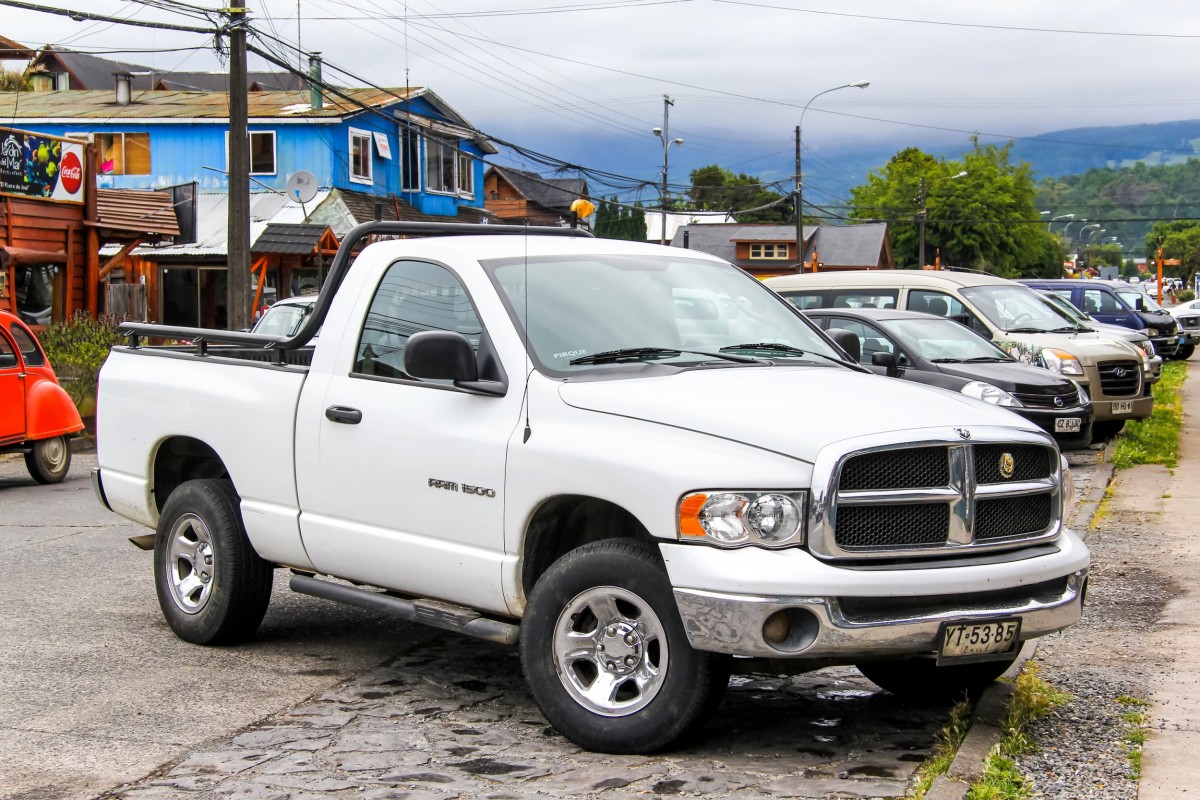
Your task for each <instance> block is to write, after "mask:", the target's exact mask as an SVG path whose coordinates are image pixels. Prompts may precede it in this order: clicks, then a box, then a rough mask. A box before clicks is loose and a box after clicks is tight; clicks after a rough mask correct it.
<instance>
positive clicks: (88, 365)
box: [41, 311, 122, 414]
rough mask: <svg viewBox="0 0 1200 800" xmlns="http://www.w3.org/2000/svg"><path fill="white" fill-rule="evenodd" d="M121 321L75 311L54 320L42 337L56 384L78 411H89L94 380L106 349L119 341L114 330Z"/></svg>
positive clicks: (94, 386) (106, 353)
mask: <svg viewBox="0 0 1200 800" xmlns="http://www.w3.org/2000/svg"><path fill="white" fill-rule="evenodd" d="M120 324H121V320H120V319H118V318H117V317H105V316H102V317H100V318H99V319H92V318H91V317H89V316H88V315H87V312H85V311H77V312H76V313H75V316H74V317H72V318H71V320H70V321H69V322H55V323H53V324H52V325H50V327H48V328H47V329H46V332H45V333H44V334H42V336H41V342H42V347H43V348H45V350H46V355H47V357H49V359H50V365H51V366H52V367H54V372H55V374H56V375H58V381H59V383H61V384H62V387H63V389H65V390H66V392H67V394H69V395H70V396H71V399H72V400H74V401H75V407H76V408H78V409H79V411H80V413H81V414H86V413H87V412H88V411H90V409H89V408H87V406H88V405H89V404H90V403H91V402H92V400H93V399H94V398H95V395H96V381H97V380H98V379H99V377H100V367H102V366H103V365H104V359H106V358H108V351H109V350H110V349H111V348H112V346H113V345H115V344H120V343H121V341H122V337H121V334H120V333H118V331H117V326H118V325H120Z"/></svg>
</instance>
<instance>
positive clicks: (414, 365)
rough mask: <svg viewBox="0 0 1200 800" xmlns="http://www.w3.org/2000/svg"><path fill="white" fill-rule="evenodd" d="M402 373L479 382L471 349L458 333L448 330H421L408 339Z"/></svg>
mask: <svg viewBox="0 0 1200 800" xmlns="http://www.w3.org/2000/svg"><path fill="white" fill-rule="evenodd" d="M404 371H405V372H407V373H408V374H409V375H411V376H413V377H414V378H424V379H426V380H450V381H476V380H479V367H478V365H477V364H476V363H475V350H474V348H472V347H471V343H470V342H468V341H467V339H466V337H465V336H463V335H462V334H461V333H453V332H451V331H421V332H420V333H414V334H413V335H412V336H410V337H408V345H407V346H406V347H405V348H404Z"/></svg>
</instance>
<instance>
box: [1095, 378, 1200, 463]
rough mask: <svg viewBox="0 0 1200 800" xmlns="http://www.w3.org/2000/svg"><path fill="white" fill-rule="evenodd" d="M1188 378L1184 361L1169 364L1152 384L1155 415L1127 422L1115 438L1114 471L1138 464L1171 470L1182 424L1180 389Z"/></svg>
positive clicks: (1177, 452)
mask: <svg viewBox="0 0 1200 800" xmlns="http://www.w3.org/2000/svg"><path fill="white" fill-rule="evenodd" d="M1185 378H1187V362H1186V361H1168V362H1167V363H1166V364H1164V365H1163V374H1162V380H1160V381H1159V382H1158V383H1156V384H1154V387H1153V391H1154V411H1153V412H1151V414H1150V416H1149V417H1148V418H1146V419H1142V420H1130V421H1129V422H1126V423H1125V428H1124V430H1123V431H1122V432H1121V435H1120V437H1118V438H1117V445H1116V448H1115V449H1114V450H1113V456H1112V463H1113V466H1114V467H1115V468H1116V469H1126V468H1128V467H1133V466H1136V465H1138V464H1162V465H1164V466H1166V467H1169V468H1172V469H1174V467H1175V464H1176V462H1177V461H1178V460H1179V429H1180V426H1181V425H1182V424H1183V396H1182V394H1181V392H1180V387H1182V386H1183V381H1184V379H1185Z"/></svg>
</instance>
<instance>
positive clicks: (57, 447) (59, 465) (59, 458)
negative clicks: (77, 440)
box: [25, 436, 71, 483]
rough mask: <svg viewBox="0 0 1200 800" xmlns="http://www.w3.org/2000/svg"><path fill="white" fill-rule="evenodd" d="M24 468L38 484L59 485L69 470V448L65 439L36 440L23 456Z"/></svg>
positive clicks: (57, 437)
mask: <svg viewBox="0 0 1200 800" xmlns="http://www.w3.org/2000/svg"><path fill="white" fill-rule="evenodd" d="M25 468H26V469H28V470H29V474H30V475H32V476H33V479H34V480H35V481H37V482H38V483H61V482H62V480H63V479H64V478H66V477H67V473H68V472H70V470H71V446H70V445H69V444H68V443H67V437H65V436H55V437H54V438H53V439H38V440H37V441H36V442H34V443H33V449H31V450H30V451H29V452H28V453H26V454H25Z"/></svg>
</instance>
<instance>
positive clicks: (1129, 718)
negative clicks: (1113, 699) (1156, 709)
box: [1117, 694, 1150, 781]
mask: <svg viewBox="0 0 1200 800" xmlns="http://www.w3.org/2000/svg"><path fill="white" fill-rule="evenodd" d="M1117 703H1119V704H1120V705H1122V706H1125V708H1127V709H1128V710H1127V711H1123V712H1122V713H1121V721H1122V722H1124V723H1125V732H1124V733H1122V734H1121V743H1122V744H1124V745H1125V757H1126V758H1128V759H1129V779H1130V780H1133V781H1137V780H1141V778H1142V745H1144V744H1145V743H1146V724H1147V723H1148V722H1149V721H1150V718H1149V716H1147V714H1146V712H1145V710H1144V709H1145V708H1146V701H1145V700H1141V699H1139V698H1136V697H1130V696H1129V695H1127V694H1123V695H1121V696H1120V697H1118V698H1117Z"/></svg>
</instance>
